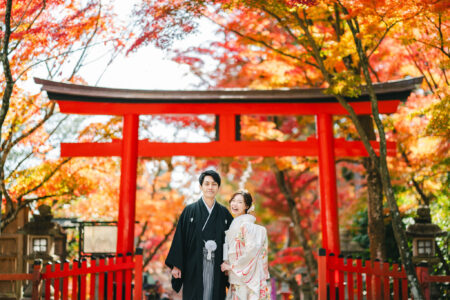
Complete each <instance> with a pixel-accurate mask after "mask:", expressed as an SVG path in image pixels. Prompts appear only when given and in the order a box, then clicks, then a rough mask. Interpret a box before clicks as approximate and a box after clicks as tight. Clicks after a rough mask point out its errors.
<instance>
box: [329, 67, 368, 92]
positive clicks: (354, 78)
mask: <svg viewBox="0 0 450 300" xmlns="http://www.w3.org/2000/svg"><path fill="white" fill-rule="evenodd" d="M334 75H335V77H334V78H333V84H332V85H331V86H330V87H329V88H328V89H327V90H326V92H327V93H329V94H331V95H342V96H347V97H357V96H359V95H360V94H361V77H360V76H358V75H355V74H354V73H353V72H350V71H342V72H340V73H336V74H334Z"/></svg>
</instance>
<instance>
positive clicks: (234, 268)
mask: <svg viewBox="0 0 450 300" xmlns="http://www.w3.org/2000/svg"><path fill="white" fill-rule="evenodd" d="M225 252H226V253H225ZM224 260H225V261H227V262H228V263H229V264H230V266H231V270H230V271H228V276H229V281H230V288H229V290H228V294H227V298H226V299H227V300H260V299H270V290H269V287H270V286H269V285H268V283H267V280H268V279H269V270H268V262H267V231H266V228H264V227H263V226H260V225H257V224H255V217H254V216H252V215H249V214H244V215H241V216H238V217H237V218H235V219H234V220H233V222H232V223H231V225H230V228H229V229H228V230H227V231H225V244H224Z"/></svg>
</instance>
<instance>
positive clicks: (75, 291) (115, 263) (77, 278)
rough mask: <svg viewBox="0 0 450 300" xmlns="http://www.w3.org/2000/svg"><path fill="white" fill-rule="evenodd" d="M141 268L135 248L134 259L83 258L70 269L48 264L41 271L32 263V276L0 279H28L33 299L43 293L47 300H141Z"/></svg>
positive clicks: (66, 266) (13, 275)
mask: <svg viewBox="0 0 450 300" xmlns="http://www.w3.org/2000/svg"><path fill="white" fill-rule="evenodd" d="M142 267H143V260H142V249H137V250H136V255H134V256H132V255H131V254H128V255H126V256H123V255H120V254H119V255H118V256H113V257H108V258H100V259H95V258H91V259H89V261H88V260H86V259H83V260H81V261H74V262H73V263H72V265H71V266H70V264H69V262H65V263H57V264H54V265H52V264H48V265H46V266H45V267H44V268H43V269H42V270H41V266H40V264H39V263H35V267H34V272H33V273H32V274H0V280H30V281H31V282H33V300H37V299H39V296H38V295H40V294H42V292H44V293H45V299H46V300H49V299H51V298H52V299H54V300H68V299H72V300H78V299H79V300H86V299H91V300H93V299H98V300H110V299H124V300H131V299H133V300H142ZM133 273H134V280H133ZM41 281H43V284H42V285H41V284H40V282H41ZM133 284H134V285H133ZM133 286H134V288H133ZM40 288H41V289H43V291H42V290H39V289H40ZM52 293H53V297H52V295H51V294H52Z"/></svg>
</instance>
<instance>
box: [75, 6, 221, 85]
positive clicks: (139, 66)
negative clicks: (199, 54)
mask: <svg viewBox="0 0 450 300" xmlns="http://www.w3.org/2000/svg"><path fill="white" fill-rule="evenodd" d="M113 2H114V9H115V10H116V13H117V14H118V16H119V17H120V18H121V19H123V20H124V22H126V21H127V20H128V18H129V15H130V14H131V11H132V8H133V5H134V4H135V3H138V2H140V0H127V1H124V0H113ZM213 28H214V26H212V24H211V23H209V22H208V24H205V23H203V24H201V25H200V30H199V33H197V34H194V35H190V36H188V37H186V38H185V39H184V40H182V41H175V43H174V46H175V47H181V48H186V47H189V46H194V45H198V44H199V43H201V42H202V41H206V40H211V39H214V38H215V37H214V32H213ZM108 59H109V57H105V58H104V59H103V60H98V61H96V62H95V63H94V64H90V65H89V66H87V67H86V68H84V70H83V69H82V72H81V73H80V74H81V75H82V76H83V77H84V78H85V79H86V80H87V81H88V82H89V84H92V85H94V84H95V83H96V81H97V80H98V77H99V75H100V73H101V70H102V67H103V66H105V65H106V62H107V60H108ZM99 66H101V67H99ZM197 83H199V79H198V78H196V77H195V76H194V75H192V74H190V72H189V68H188V67H187V66H185V65H179V64H177V63H175V62H173V61H171V60H170V58H168V55H167V53H165V52H164V51H163V50H160V49H157V48H156V47H154V46H153V45H147V46H144V47H142V48H140V49H139V50H138V51H136V52H134V53H130V54H129V56H127V57H125V56H123V55H122V56H120V57H117V58H116V59H115V60H114V62H113V63H112V64H111V65H110V66H109V67H108V69H107V71H106V72H105V74H104V75H103V76H102V78H101V80H100V82H99V83H98V86H105V87H115V88H129V89H148V90H152V89H157V90H167V89H169V90H170V89H193V88H195V87H194V85H195V84H197Z"/></svg>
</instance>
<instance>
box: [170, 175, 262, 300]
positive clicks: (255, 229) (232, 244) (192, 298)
mask: <svg viewBox="0 0 450 300" xmlns="http://www.w3.org/2000/svg"><path fill="white" fill-rule="evenodd" d="M220 181H221V180H220V176H219V174H218V173H217V172H215V171H213V170H208V171H205V172H203V173H202V174H201V175H200V178H199V182H200V189H201V191H202V197H201V198H200V199H199V200H198V201H196V202H194V203H192V204H190V205H187V206H186V207H185V208H184V210H183V212H182V213H181V216H180V219H179V221H178V225H177V228H176V231H175V235H174V238H173V241H172V246H171V247H170V251H169V254H168V255H167V259H166V265H167V266H168V267H169V268H171V269H172V271H171V272H172V287H173V289H174V290H175V291H176V292H179V291H180V289H181V287H182V286H183V300H223V299H225V297H226V299H227V300H228V299H230V300H231V299H232V300H254V299H255V300H259V299H270V292H269V286H268V285H267V280H268V279H269V272H268V265H267V232H266V229H265V228H264V227H262V226H260V225H256V224H255V217H254V216H252V215H250V214H248V211H249V209H251V207H252V202H253V200H252V196H251V195H250V194H249V193H248V192H245V191H238V192H236V193H234V194H233V196H232V197H231V199H230V201H229V203H230V209H231V213H232V214H233V215H234V217H235V218H234V219H233V216H232V215H231V214H230V212H229V211H228V209H227V208H225V207H224V206H223V205H221V204H220V203H218V202H217V201H216V200H215V197H216V194H217V192H218V191H219V187H220ZM226 287H228V293H226Z"/></svg>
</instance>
